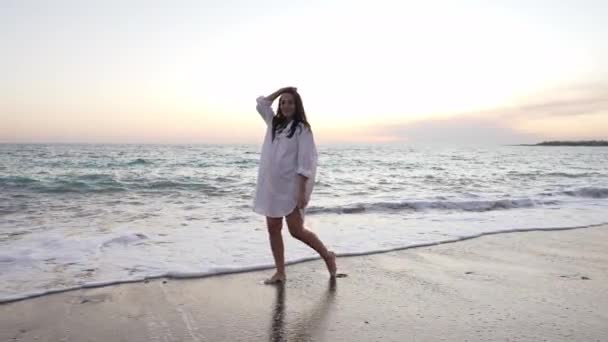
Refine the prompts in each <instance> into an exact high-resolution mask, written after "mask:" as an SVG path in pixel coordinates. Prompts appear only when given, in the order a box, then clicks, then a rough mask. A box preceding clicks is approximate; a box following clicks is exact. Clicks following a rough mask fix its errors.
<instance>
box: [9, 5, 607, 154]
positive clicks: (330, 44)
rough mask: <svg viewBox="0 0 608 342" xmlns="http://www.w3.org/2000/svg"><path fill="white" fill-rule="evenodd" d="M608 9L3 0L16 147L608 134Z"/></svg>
mask: <svg viewBox="0 0 608 342" xmlns="http://www.w3.org/2000/svg"><path fill="white" fill-rule="evenodd" d="M606 18H608V2H606V1H586V0H578V1H574V0H561V1H557V0H555V1H548V0H537V1H508V0H503V1H498V0H497V1H481V0H459V1H447V0H446V1H436V0H429V1H403V0H402V1H385V0H375V1H352V0H351V1H347V0H335V1H329V0H327V1H317V0H312V1H311V0H309V1H244V0H240V1H236V0H222V1H219V0H218V1H204V0H202V1H195V0H192V1H186V0H174V1H155V0H148V1H138V0H137V1H136V0H131V1H129V0H124V1H122V0H121V1H117V0H104V1H92V0H88V1H80V0H74V1H65V0H56V1H45V0H40V1H32V0H0V42H2V44H1V45H0V49H1V50H0V75H2V77H0V142H5V143H14V142H53V143H61V142H69V143H77V142H85V143H188V144H190V143H259V142H261V140H262V137H263V134H264V129H265V127H264V122H263V121H262V120H261V119H260V118H259V116H258V114H257V113H256V111H255V99H256V97H257V96H260V95H268V94H270V93H272V92H273V91H274V90H276V89H278V88H280V87H283V86H296V87H297V88H298V90H299V92H300V94H301V95H302V98H303V101H304V107H305V110H306V113H307V116H308V119H309V121H310V123H311V125H312V127H313V131H314V134H315V139H316V140H317V142H318V143H327V144H329V143H400V144H401V143H404V144H407V143H412V144H413V143H423V144H424V143H448V144H460V143H464V144H510V143H530V142H536V141H541V140H551V139H607V138H608V133H607V132H608V21H607V20H605V19H606Z"/></svg>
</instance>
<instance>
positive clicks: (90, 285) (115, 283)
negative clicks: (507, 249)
mask: <svg viewBox="0 0 608 342" xmlns="http://www.w3.org/2000/svg"><path fill="white" fill-rule="evenodd" d="M601 226H608V223H597V224H591V225H585V226H574V227H554V228H520V229H517V228H514V229H505V230H497V231H491V232H484V233H479V234H474V235H470V236H463V237H460V238H456V239H448V240H442V241H437V242H428V243H420V244H413V245H407V246H400V247H394V248H387V249H378V250H373V251H367V252H360V253H357V252H355V253H336V256H337V257H338V258H350V257H365V256H372V255H377V254H384V253H392V252H399V251H406V250H409V249H417V248H425V247H432V246H438V245H444V244H452V243H458V242H464V241H467V240H471V239H478V238H481V237H484V236H491V235H502V234H514V233H526V232H543V231H546V232H551V231H564V230H576V229H588V228H594V227H601ZM317 260H321V258H320V257H318V256H315V257H307V258H301V259H297V260H293V261H287V262H285V265H286V266H294V265H298V264H302V263H308V262H312V261H317ZM273 268H274V265H260V266H253V267H247V268H238V267H237V268H235V269H233V270H226V271H216V272H203V273H196V274H183V275H175V274H163V275H158V276H152V277H145V278H139V279H126V280H108V281H100V282H93V283H88V284H84V285H79V286H72V287H68V288H61V289H50V290H44V291H34V292H29V293H25V294H23V295H18V296H14V297H12V298H11V297H9V298H6V299H0V306H2V305H5V304H11V303H15V302H20V301H25V300H29V299H35V298H39V297H45V296H51V295H56V294H61V293H65V292H71V291H78V290H83V289H95V288H104V287H110V286H119V285H122V284H133V283H147V282H150V281H154V280H159V279H161V280H162V279H168V280H180V279H206V278H211V277H216V276H217V277H219V276H227V275H233V274H241V273H250V272H260V271H265V270H269V269H273Z"/></svg>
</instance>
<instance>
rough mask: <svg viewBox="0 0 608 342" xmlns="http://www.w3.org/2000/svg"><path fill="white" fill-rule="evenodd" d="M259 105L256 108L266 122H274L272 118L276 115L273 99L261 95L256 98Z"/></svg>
mask: <svg viewBox="0 0 608 342" xmlns="http://www.w3.org/2000/svg"><path fill="white" fill-rule="evenodd" d="M256 102H257V105H256V107H255V109H256V110H257V111H258V113H260V116H262V119H264V121H265V122H266V124H268V125H270V124H271V123H272V118H273V117H274V111H273V110H272V101H269V100H267V99H266V98H265V97H264V96H260V97H258V98H257V99H256Z"/></svg>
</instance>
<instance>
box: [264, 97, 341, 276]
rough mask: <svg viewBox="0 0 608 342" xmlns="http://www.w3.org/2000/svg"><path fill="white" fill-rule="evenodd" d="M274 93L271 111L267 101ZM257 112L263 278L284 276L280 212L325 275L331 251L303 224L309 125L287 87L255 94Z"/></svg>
mask: <svg viewBox="0 0 608 342" xmlns="http://www.w3.org/2000/svg"><path fill="white" fill-rule="evenodd" d="M279 96H280V100H279V107H278V110H277V113H276V115H275V113H274V111H273V109H272V102H273V101H274V100H275V99H276V98H277V97H279ZM256 109H257V111H258V113H260V115H261V116H262V119H264V121H265V122H266V125H267V129H266V136H265V137H264V144H263V145H262V155H261V158H260V168H259V170H258V180H257V187H256V195H255V199H254V211H255V212H256V213H258V214H261V215H264V216H266V224H267V226H268V235H269V238H270V247H271V249H272V255H273V257H274V264H275V267H276V272H275V274H274V275H273V276H272V277H270V278H269V279H267V280H266V281H265V282H266V283H267V284H275V283H281V282H284V281H285V279H286V278H285V257H284V248H283V236H282V235H281V229H282V228H283V217H285V220H286V221H287V227H288V228H289V233H291V235H292V236H293V237H295V238H296V239H298V240H300V241H302V242H304V243H305V244H307V245H308V246H310V247H311V248H313V249H314V250H315V251H317V253H319V255H320V256H321V257H322V258H323V260H325V264H326V265H327V270H328V271H329V274H330V276H331V277H335V275H336V256H335V254H334V253H333V252H332V251H329V250H328V249H327V248H326V247H325V245H324V244H323V242H321V240H319V238H318V237H317V235H316V234H315V233H313V232H311V231H310V230H308V229H306V228H305V227H304V208H305V207H306V206H307V205H308V202H309V200H310V195H311V193H312V189H313V187H314V183H315V176H316V169H317V149H316V146H315V142H314V139H313V135H312V130H311V128H310V125H309V124H308V121H307V120H306V114H305V112H304V106H303V105H302V98H301V97H300V94H298V92H297V89H296V88H293V87H287V88H281V89H279V90H277V91H275V92H274V93H272V94H270V95H268V96H266V97H264V96H260V97H258V98H257V107H256Z"/></svg>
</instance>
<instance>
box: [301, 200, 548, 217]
mask: <svg viewBox="0 0 608 342" xmlns="http://www.w3.org/2000/svg"><path fill="white" fill-rule="evenodd" d="M558 203H559V202H558V201H548V200H539V199H530V198H521V199H502V200H491V201H403V202H375V203H357V204H352V205H345V206H336V207H310V208H309V209H308V210H307V213H309V214H318V213H334V214H354V213H361V212H375V211H390V210H415V211H419V210H430V209H435V210H457V211H458V210H460V211H478V212H482V211H491V210H507V209H516V208H531V207H535V206H543V205H555V204H558Z"/></svg>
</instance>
